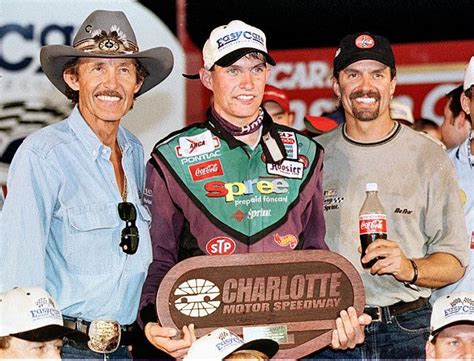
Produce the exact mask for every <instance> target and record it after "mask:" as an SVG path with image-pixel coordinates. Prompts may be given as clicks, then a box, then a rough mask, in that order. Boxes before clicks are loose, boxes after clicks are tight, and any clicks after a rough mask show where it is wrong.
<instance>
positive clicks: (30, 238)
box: [0, 10, 173, 358]
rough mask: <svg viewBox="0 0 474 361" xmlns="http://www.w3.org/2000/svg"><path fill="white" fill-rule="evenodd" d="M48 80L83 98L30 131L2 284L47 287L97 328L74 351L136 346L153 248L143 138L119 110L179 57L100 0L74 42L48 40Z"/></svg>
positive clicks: (3, 244) (16, 182)
mask: <svg viewBox="0 0 474 361" xmlns="http://www.w3.org/2000/svg"><path fill="white" fill-rule="evenodd" d="M41 65H42V68H43V71H44V73H45V74H46V76H47V77H48V78H49V80H50V81H51V82H52V83H53V84H54V85H55V86H56V88H58V89H59V90H60V91H61V92H62V93H63V94H65V95H66V96H67V97H68V98H69V99H71V100H72V101H73V103H75V104H76V106H75V108H74V110H73V111H72V113H71V114H70V116H69V117H68V118H66V119H65V120H64V121H61V122H59V123H56V124H53V125H51V126H48V127H46V128H43V129H41V130H39V131H37V132H36V133H33V134H32V135H31V136H29V137H28V138H27V139H26V140H25V141H24V142H23V144H22V145H21V147H20V148H19V149H18V151H17V153H16V155H15V157H14V159H13V162H12V165H11V168H10V174H9V178H8V196H7V198H6V202H5V205H4V207H3V214H2V221H3V222H4V223H3V230H4V232H2V235H1V239H0V248H1V249H2V252H1V259H2V262H0V291H5V290H8V289H9V288H12V287H14V286H21V287H43V288H46V289H47V290H48V292H49V293H51V295H52V296H53V297H54V298H55V299H56V300H57V301H58V304H59V305H60V308H61V312H62V313H63V315H64V320H65V321H64V324H65V326H67V327H71V328H75V329H77V330H80V331H83V332H85V333H88V334H89V336H90V341H89V342H88V343H87V344H86V343H78V342H76V343H73V342H70V343H66V344H65V346H64V353H63V357H65V358H73V357H75V358H77V357H79V358H96V357H99V356H104V355H103V354H104V353H108V354H109V357H110V358H115V357H117V358H129V357H130V354H129V352H128V349H127V347H126V344H127V340H126V339H127V331H128V330H129V328H128V326H127V325H130V324H131V323H133V322H134V320H135V318H136V315H137V310H138V303H139V297H140V293H141V289H142V286H143V282H144V280H145V276H146V273H147V269H148V265H149V264H150V262H151V260H152V251H151V245H150V236H149V231H148V224H149V222H150V216H149V215H148V213H147V210H146V209H145V208H144V207H143V204H142V194H143V185H144V159H143V148H142V145H141V144H140V142H139V140H138V139H137V138H136V137H135V136H133V135H132V134H131V133H130V132H129V131H128V130H126V129H125V128H123V127H122V126H120V122H121V120H122V119H123V117H124V116H125V115H126V114H127V112H128V111H129V110H130V109H131V108H132V106H133V103H134V99H135V97H138V96H139V95H141V94H143V93H145V92H147V91H148V90H150V89H151V88H153V87H154V86H156V85H157V84H159V83H160V82H161V81H163V80H164V79H165V78H166V77H167V76H168V75H169V74H170V72H171V70H172V68H173V56H172V54H171V51H170V50H169V49H168V48H164V47H157V48H153V49H149V50H146V51H142V52H141V51H139V48H138V45H137V41H136V39H135V34H134V32H133V30H132V27H131V25H130V23H129V22H128V20H127V18H126V16H125V14H124V13H123V12H120V11H104V10H97V11H94V12H92V13H91V14H90V15H89V16H88V17H87V19H86V20H85V21H84V23H83V24H82V25H81V26H80V27H79V30H78V33H77V35H76V37H75V38H74V41H73V46H72V47H71V46H64V45H48V46H45V47H43V48H42V49H41Z"/></svg>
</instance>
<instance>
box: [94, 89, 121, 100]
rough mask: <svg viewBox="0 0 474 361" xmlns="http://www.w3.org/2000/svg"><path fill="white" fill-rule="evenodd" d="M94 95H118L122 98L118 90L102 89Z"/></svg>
mask: <svg viewBox="0 0 474 361" xmlns="http://www.w3.org/2000/svg"><path fill="white" fill-rule="evenodd" d="M96 96H106V97H118V98H120V99H122V95H120V93H119V92H116V91H114V90H102V91H100V92H98V93H97V94H96Z"/></svg>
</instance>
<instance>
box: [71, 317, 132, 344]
mask: <svg viewBox="0 0 474 361" xmlns="http://www.w3.org/2000/svg"><path fill="white" fill-rule="evenodd" d="M63 321H64V326H65V327H67V328H70V329H73V330H76V331H80V332H83V333H85V334H86V335H88V334H89V328H90V325H91V322H90V321H85V320H81V319H79V318H75V317H69V316H63ZM120 329H121V332H122V337H121V340H120V344H121V345H127V346H128V345H131V341H132V339H133V335H132V333H134V330H135V328H134V326H133V325H120Z"/></svg>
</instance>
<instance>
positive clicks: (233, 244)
mask: <svg viewBox="0 0 474 361" xmlns="http://www.w3.org/2000/svg"><path fill="white" fill-rule="evenodd" d="M261 133H262V135H261V138H260V141H259V143H258V144H257V145H256V147H255V148H254V149H252V148H251V147H250V146H248V145H247V144H245V143H242V142H241V141H239V140H237V139H236V138H234V137H233V136H232V135H230V134H229V133H227V132H226V131H225V130H224V129H223V128H222V126H221V125H220V124H219V123H218V122H217V121H216V120H215V119H214V117H213V115H212V113H211V112H208V119H207V121H206V122H204V123H199V124H195V125H192V126H190V127H188V128H185V129H183V130H180V131H177V132H175V133H173V134H171V135H170V136H168V137H167V138H165V139H164V140H162V141H160V142H158V143H157V145H156V146H155V147H154V150H153V152H152V157H151V159H150V160H149V162H148V164H147V167H146V178H147V182H146V187H145V192H144V204H145V206H147V207H148V208H149V211H150V213H151V215H152V225H151V228H150V233H151V237H152V246H153V262H152V264H151V266H150V268H149V270H148V276H147V279H146V281H145V285H144V287H143V293H142V300H141V310H142V311H141V312H140V318H141V321H142V322H143V323H144V324H146V323H147V322H150V321H155V322H156V317H157V316H156V311H155V305H154V304H155V301H156V293H157V290H158V287H159V284H160V282H161V280H162V279H163V277H164V276H165V274H166V273H167V271H168V270H169V269H170V268H171V267H173V266H174V265H175V264H176V263H177V262H179V261H181V260H184V259H186V258H188V257H192V256H198V255H228V254H232V253H254V252H278V251H289V250H293V249H328V248H327V246H326V243H325V241H324V236H325V226H324V216H323V201H322V160H323V150H322V147H321V146H320V145H319V144H317V143H316V142H315V141H314V140H312V139H310V138H308V137H306V136H305V135H303V134H301V133H299V132H297V131H295V130H294V129H291V128H288V127H285V126H282V125H278V124H275V123H273V122H272V120H271V117H270V116H269V115H268V114H267V113H265V114H264V119H263V124H262V128H261ZM272 138H273V139H274V141H275V142H276V145H277V146H278V149H280V150H281V153H282V154H283V156H284V159H283V160H282V161H280V162H278V163H272V162H271V160H272V159H273V158H272V153H271V151H270V150H269V148H270V147H269V146H268V145H267V144H269V142H268V139H270V141H271V140H272ZM275 142H274V143H273V144H275Z"/></svg>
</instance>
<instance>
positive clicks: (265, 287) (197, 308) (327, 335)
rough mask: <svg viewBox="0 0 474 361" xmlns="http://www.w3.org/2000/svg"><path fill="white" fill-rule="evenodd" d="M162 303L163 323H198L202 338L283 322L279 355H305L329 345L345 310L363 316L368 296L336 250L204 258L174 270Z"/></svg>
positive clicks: (159, 301) (159, 307) (166, 280)
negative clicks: (284, 336)
mask: <svg viewBox="0 0 474 361" xmlns="http://www.w3.org/2000/svg"><path fill="white" fill-rule="evenodd" d="M156 305H157V313H158V317H159V320H160V323H161V324H162V325H163V326H165V327H175V328H178V329H181V328H182V327H183V326H184V325H188V324H190V323H194V325H195V328H196V336H197V337H201V336H203V335H205V334H206V333H208V332H210V331H212V330H213V329H215V328H218V327H225V328H227V329H229V330H231V331H233V332H235V333H237V334H239V335H241V336H242V335H243V333H244V330H245V331H246V330H251V328H252V327H255V326H268V327H269V328H271V327H272V326H274V327H278V326H279V325H283V326H284V327H285V329H286V330H287V339H286V340H285V341H284V342H283V343H280V351H279V352H278V353H277V355H276V356H275V358H300V357H304V356H306V355H309V354H310V353H312V352H314V351H317V350H319V349H321V348H323V347H325V346H327V345H329V344H330V343H331V332H332V329H334V328H335V325H336V322H335V320H336V318H337V317H338V316H339V312H340V311H341V310H344V309H347V308H348V307H349V306H354V307H355V309H356V311H357V314H358V315H360V314H362V312H363V310H364V305H365V293H364V287H363V284H362V280H361V278H360V275H359V272H358V271H357V270H356V269H355V268H354V266H352V264H351V263H350V262H349V261H348V260H347V259H346V258H344V257H343V256H341V255H339V254H337V253H334V252H330V251H320V250H304V251H291V252H276V253H251V254H237V255H230V256H198V257H191V258H188V259H186V260H184V261H182V262H180V263H178V264H176V265H175V266H174V267H173V268H172V269H171V270H170V271H169V272H168V274H167V275H166V277H165V278H164V279H163V281H162V282H161V285H160V288H159V290H158V294H157V300H156Z"/></svg>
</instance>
